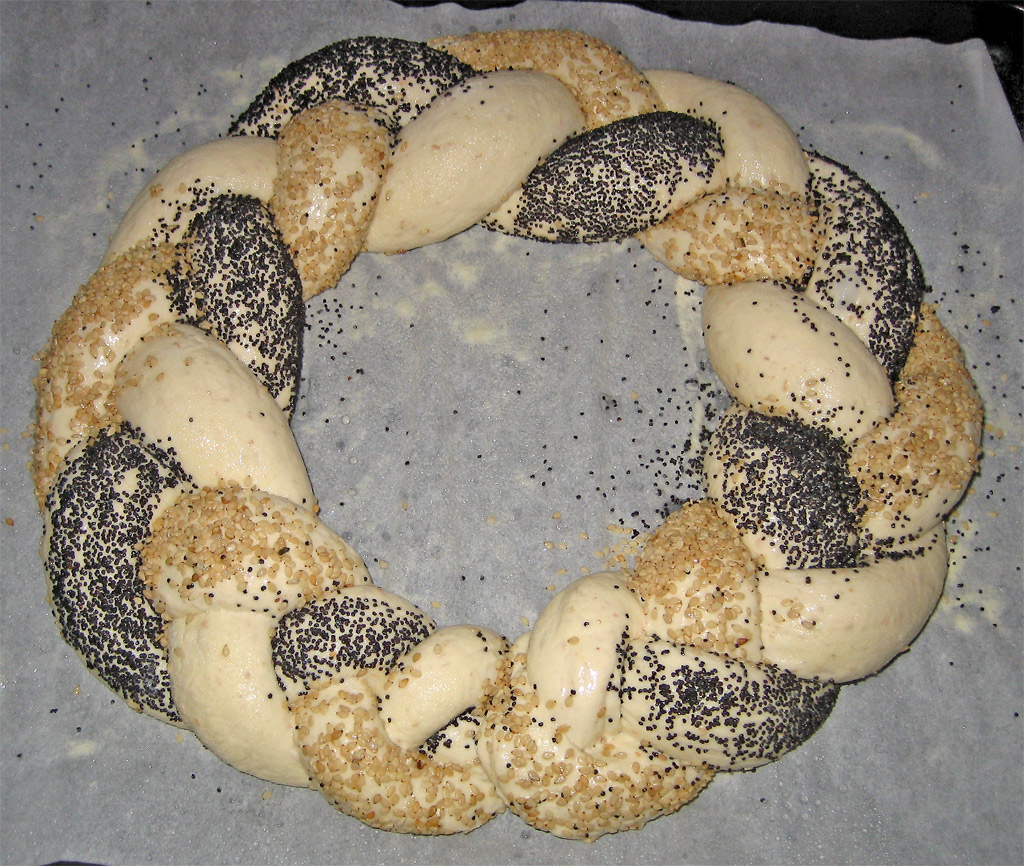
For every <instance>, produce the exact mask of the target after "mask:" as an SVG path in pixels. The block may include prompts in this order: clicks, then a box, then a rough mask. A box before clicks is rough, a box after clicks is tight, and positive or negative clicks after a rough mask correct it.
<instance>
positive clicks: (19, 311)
mask: <svg viewBox="0 0 1024 866" xmlns="http://www.w3.org/2000/svg"><path fill="white" fill-rule="evenodd" d="M0 23H2V36H0V39H2V43H0V45H2V60H0V63H2V81H0V86H2V97H3V98H2V111H0V119H2V154H3V160H2V163H3V164H2V186H0V195H2V244H3V250H2V291H3V299H2V328H3V343H2V354H0V358H2V364H3V367H2V372H3V384H2V387H3V400H2V403H0V407H2V408H0V412H2V422H0V433H2V449H3V450H2V452H0V459H2V476H0V483H2V491H3V506H2V515H0V518H2V521H3V522H2V523H0V543H2V551H3V553H2V563H0V568H2V581H3V591H2V593H0V606H2V613H0V647H2V653H0V665H2V670H0V720H2V744H0V761H2V775H0V779H2V786H3V787H2V801H0V818H2V820H0V839H2V841H0V858H2V860H3V862H4V863H12V864H13V863H49V862H52V861H57V860H62V859H63V860H79V861H88V862H93V863H108V864H122V863H274V864H291V863H296V864H314V863H378V862H379V863H406V864H421V863H547V862H559V863H590V864H598V863H650V864H653V863H695V862H700V863H709V862H730V863H748V862H749V863H754V862H762V863H781V862H789V863H833V862H834V863H854V862H857V863H867V862H877V863H933V862H944V863H1020V862H1022V860H1024V844H1022V831H1021V826H1022V801H1024V793H1022V781H1021V780H1022V775H1024V774H1022V761H1021V753H1022V750H1021V744H1022V742H1024V738H1022V723H1021V718H1020V711H1021V709H1022V676H1021V673H1022V662H1021V659H1022V652H1021V637H1022V623H1021V610H1022V604H1021V562H1022V544H1021V529H1022V518H1021V502H1022V497H1021V492H1022V490H1021V488H1022V482H1021V471H1020V469H1021V450H1020V447H1021V361H1022V357H1021V335H1022V327H1021V325H1022V322H1021V305H1022V301H1021V286H1022V263H1021V257H1022V256H1021V249H1022V229H1021V224H1022V219H1021V193H1022V152H1021V139H1020V137H1019V135H1018V132H1017V130H1016V128H1015V126H1014V124H1013V121H1012V119H1011V116H1010V113H1009V110H1008V108H1007V106H1006V103H1005V100H1004V98H1003V96H1002V93H1001V91H1000V87H999V83H998V81H997V78H996V76H995V74H994V71H993V69H992V66H991V62H990V60H989V58H988V56H987V54H986V51H985V48H984V46H983V45H982V44H981V43H980V42H968V43H963V44H957V45H950V46H939V45H934V44H930V43H927V42H923V41H916V40H905V41H894V42H857V41H853V40H847V39H841V38H836V37H831V36H828V35H823V34H821V33H819V32H817V31H813V30H810V29H806V28H802V27H797V26H772V25H766V24H751V25H746V26H742V27H736V28H730V27H720V26H713V25H706V24H697V23H685V22H677V21H673V20H670V19H669V18H666V17H662V16H659V15H657V14H651V13H645V12H640V11H637V10H635V9H631V8H629V7H619V6H616V5H611V4H584V3H527V4H524V5H522V6H516V7H511V8H506V9H499V10H493V11H468V10H466V9H463V8H461V7H458V6H439V7H434V8H429V9H416V10H414V9H404V8H401V7H397V6H393V5H390V4H385V3H378V2H366V3H354V4H344V3H330V4H323V3H312V2H311V3H240V4H235V3H215V4H214V3H210V4H200V3H155V4H151V5H150V4H146V5H143V4H137V3H114V4H77V3H76V4H66V3H60V4H47V3H28V4H23V3H4V4H2V5H0ZM505 27H517V28H530V27H554V28H559V27H566V28H575V29H583V30H587V31H589V32H590V33H592V34H594V35H595V36H598V37H601V38H603V39H605V40H607V41H609V42H611V43H612V44H613V45H615V46H617V47H619V48H621V49H622V50H624V51H625V52H626V53H627V54H628V55H629V56H630V57H631V58H632V59H633V60H634V61H635V62H636V63H637V64H638V65H640V66H641V67H642V68H652V67H671V68H678V69H683V70H688V71H694V72H698V73H702V74H705V75H710V76H714V77H720V78H725V79H728V80H731V81H734V82H736V83H737V84H740V85H741V86H744V87H746V88H748V89H750V90H752V91H753V92H755V93H757V94H758V95H760V96H761V97H763V98H765V99H766V100H767V101H768V102H770V103H771V104H772V105H773V106H775V108H776V109H777V110H778V111H780V112H781V114H782V115H783V116H784V117H786V118H787V119H788V120H789V122H790V123H791V124H792V125H793V127H794V128H795V130H796V131H797V134H798V136H799V137H800V139H801V141H802V143H803V144H804V146H805V147H806V148H808V149H813V150H817V151H819V152H821V153H824V154H826V155H829V156H831V157H833V158H836V159H838V160H840V161H842V162H845V163H847V164H850V165H851V166H852V167H853V168H855V170H857V171H858V172H859V173H861V174H862V175H863V176H864V177H866V178H868V179H869V180H870V181H871V182H872V183H873V184H874V185H875V186H876V188H878V189H879V190H880V191H881V192H882V193H883V195H884V196H885V197H886V198H887V200H888V201H889V203H890V204H891V205H892V206H893V207H894V208H895V209H896V212H897V214H898V215H899V216H900V218H901V219H902V220H903V222H904V223H905V225H906V226H907V229H908V231H909V233H910V236H911V238H912V240H913V242H914V244H915V245H916V248H917V250H918V252H919V254H920V256H921V259H922V262H923V264H924V267H925V270H926V274H927V277H928V280H929V282H930V284H931V285H932V286H933V290H932V293H931V297H930V300H931V301H932V302H933V303H936V304H938V306H939V308H940V314H941V315H942V317H943V319H944V321H945V322H946V323H947V325H948V326H949V327H950V328H951V330H952V331H953V333H954V334H955V335H956V336H957V337H958V338H959V339H960V341H961V343H962V345H963V347H964V350H965V352H966V354H967V358H968V360H969V363H970V366H971V369H972V371H973V373H974V375H975V377H976V380H977V383H978V387H979V390H980V393H981V394H982V397H983V399H984V400H985V404H986V411H987V435H986V442H985V457H984V462H983V468H982V473H981V475H980V476H979V477H978V478H977V479H976V480H975V482H974V485H973V487H972V490H971V493H970V495H969V496H968V497H967V498H966V500H965V502H964V503H963V504H962V505H961V507H960V508H959V509H958V511H957V513H956V515H955V517H954V519H953V520H952V521H951V523H950V531H951V535H952V538H951V550H952V554H951V562H952V568H951V571H950V575H949V578H948V582H947V586H946V592H945V596H944V598H943V600H942V602H941V604H940V606H939V609H938V610H937V611H936V613H935V615H934V616H933V617H932V620H931V622H930V624H929V625H928V627H927V629H926V630H925V632H924V634H923V635H922V636H921V637H920V638H919V639H918V640H917V641H916V643H914V644H913V646H912V647H911V649H910V651H909V652H908V653H906V654H905V656H903V657H901V658H900V659H898V660H897V662H896V663H895V664H893V665H892V666H890V667H889V668H888V669H887V670H885V671H883V672H882V673H881V674H880V675H878V676H876V677H873V678H871V679H869V680H867V681H865V682H862V683H860V684H857V685H853V686H849V687H847V688H845V689H844V690H843V693H842V695H841V697H840V700H839V703H838V706H837V708H836V710H835V711H834V713H833V714H832V717H831V719H830V720H829V721H828V722H827V724H826V725H825V727H824V728H823V729H822V730H821V731H820V732H819V733H818V734H816V735H815V736H814V737H813V738H812V739H811V740H810V741H809V742H808V743H807V744H805V745H804V746H803V747H802V748H801V749H799V750H798V751H796V752H795V753H793V754H791V755H789V756H787V757H785V758H784V759H783V760H781V761H779V762H778V763H776V764H774V765H772V766H768V767H765V768H763V769H761V770H758V771H756V772H755V773H746V774H739V775H733V776H728V775H720V776H719V777H718V778H717V779H716V781H715V782H714V783H713V784H712V785H711V787H710V788H709V789H708V790H707V791H706V792H705V793H703V794H702V795H701V796H700V797H699V798H698V799H697V801H696V802H695V803H693V804H692V805H690V806H688V807H686V808H685V809H683V810H682V811H681V812H679V813H677V814H675V815H673V816H669V817H666V818H663V819H660V820H658V821H656V822H654V823H653V824H651V825H649V826H648V827H647V828H645V829H644V830H643V831H641V832H639V833H627V834H620V835H618V836H613V837H606V838H604V839H602V840H600V841H599V842H597V843H596V844H594V845H589V846H588V845H585V844H581V843H574V842H566V841H561V840H558V839H556V838H554V837H552V836H550V835H547V834H544V833H541V832H538V831H535V830H532V829H531V828H529V827H528V826H527V825H525V824H524V823H522V822H521V821H520V820H519V819H518V818H515V817H513V816H511V815H503V816H500V817H498V818H497V819H496V820H494V821H492V822H491V823H490V824H488V825H487V826H486V827H484V828H482V829H481V830H478V831H477V832H475V833H473V834H471V835H469V836H466V837H458V838H444V839H424V838H409V837H402V836H398V835H393V834H388V833H383V832H379V831H376V830H372V829H369V828H367V827H364V826H363V825H361V824H359V823H358V822H356V821H354V820H351V819H348V818H346V817H344V816H341V815H339V814H337V813H336V812H334V811H333V810H332V809H331V808H330V807H329V806H327V804H326V803H325V802H324V801H323V800H322V798H321V797H320V796H319V795H318V794H317V793H315V792H312V791H307V790H300V789H290V788H285V787H280V786H275V785H270V784H267V783H265V782H262V781H260V780H258V779H255V778H252V777H248V776H245V775H243V774H241V773H239V772H237V771H235V770H233V769H231V768H230V767H228V766H226V765H224V764H222V763H221V762H220V761H218V760H217V759H216V758H215V757H214V756H213V755H212V754H210V753H209V752H207V751H205V750H204V748H203V747H202V746H201V745H200V744H199V743H198V741H197V740H196V739H195V738H194V737H193V736H192V735H191V734H190V733H187V732H181V731H179V730H177V729H175V728H172V727H168V726H164V725H161V724H160V723H158V722H156V721H154V720H152V719H150V718H148V717H143V716H140V715H136V714H135V713H134V712H132V711H131V710H130V709H128V707H126V706H125V705H124V704H122V703H121V702H120V700H119V699H117V698H115V697H114V696H113V694H112V693H111V692H110V691H109V690H108V689H107V688H106V687H105V686H104V685H103V684H102V683H100V682H99V681H98V680H97V679H95V678H94V677H93V675H92V674H90V673H89V672H88V671H87V670H86V669H85V668H84V666H83V665H82V663H81V662H80V661H79V660H78V658H77V657H75V656H74V654H73V653H72V652H71V651H70V650H69V649H68V648H67V647H66V646H65V645H64V644H63V643H62V641H61V640H60V637H59V635H58V633H57V629H56V627H55V625H54V622H53V619H52V616H51V613H50V610H49V608H48V606H47V602H46V598H45V579H44V575H43V570H42V567H41V563H40V560H39V557H38V553H37V551H38V544H39V537H40V531H41V521H40V518H39V515H38V513H37V511H36V507H35V503H34V499H33V496H32V493H31V490H30V484H29V479H28V474H27V471H26V462H27V453H28V444H29V442H28V439H26V438H24V431H26V429H27V427H28V425H29V423H30V419H31V411H32V402H33V393H34V392H33V389H32V377H33V376H34V374H35V372H36V365H35V362H34V360H33V354H34V353H35V352H37V351H38V350H40V349H41V348H42V346H43V345H44V343H45V341H46V339H47V336H48V334H49V330H50V327H51V324H52V322H53V320H54V319H55V318H56V317H57V316H58V315H59V314H60V313H61V312H62V311H63V310H64V309H65V308H66V307H67V306H68V304H69V302H70V299H71V296H72V294H73V292H74V290H75V288H76V287H77V286H78V285H79V284H81V283H82V282H84V281H85V280H86V279H87V278H88V276H89V275H90V273H91V272H92V271H93V270H94V269H95V268H96V266H97V265H98V262H99V259H100V257H101V255H102V252H103V249H104V245H105V240H106V238H107V237H108V236H109V234H110V233H111V232H112V231H113V229H114V227H115V226H116V223H117V221H118V220H119V219H120V216H121V215H122V214H123V213H124V211H125V210H126V208H127V207H128V205H129V203H130V202H131V199H132V198H133V197H134V195H135V193H136V192H137V190H138V189H139V188H140V187H141V186H142V184H143V183H144V182H145V180H146V179H147V178H148V177H149V176H150V175H151V173H152V172H153V171H155V170H156V169H158V168H159V167H160V166H161V165H162V164H163V163H165V162H166V161H167V160H168V159H170V158H171V157H172V156H174V155H175V154H177V153H178V152H180V151H181V150H183V149H184V148H186V147H188V146H192V145H195V144H199V143H201V142H203V141H206V140H208V139H211V138H214V137H216V136H218V135H222V134H223V133H224V132H225V130H226V129H227V126H228V124H229V122H230V120H231V119H232V118H233V117H235V116H236V115H237V114H238V113H239V112H240V111H241V110H242V109H243V108H244V107H245V106H246V105H247V104H248V102H249V101H250V100H251V99H252V98H253V97H254V96H255V94H256V93H258V92H259V90H260V89H262V87H263V86H264V85H265V83H266V82H267V81H268V80H269V78H270V77H271V75H272V74H274V73H275V72H277V71H278V70H279V69H280V68H281V67H282V66H283V65H284V64H285V63H287V62H289V61H291V60H293V59H296V58H299V57H301V56H303V55H304V54H306V53H308V52H309V51H312V50H314V49H316V48H319V47H321V46H322V45H325V44H327V43H329V42H332V41H334V40H337V39H340V38H343V37H348V36H355V35H364V34H377V35H390V36H398V37H404V38H410V39H427V38H430V37H433V36H436V35H440V34H444V33H462V32H468V31H471V30H477V29H494V28H505ZM699 303H700V290H699V287H695V286H693V285H690V284H687V283H685V282H683V281H681V280H679V279H677V278H676V277H675V275H673V274H672V273H670V272H668V271H667V270H665V269H663V268H661V267H659V266H657V265H656V264H655V262H654V260H653V259H652V258H651V257H650V256H649V255H648V254H647V253H646V252H645V251H644V250H643V249H642V248H641V247H640V245H639V244H637V243H636V242H627V243H620V244H604V245H598V246H593V247H587V248H567V247H554V246H546V245H541V244H535V243H530V242H526V241H518V240H511V239H508V238H504V237H500V236H497V235H494V234H491V233H488V232H486V231H483V230H480V229H475V230H471V231H469V232H467V233H465V234H463V235H461V236H459V237H457V238H454V239H452V240H451V241H448V242H446V243H444V244H443V245H440V246H436V247H432V248H428V249H425V250H421V251H417V252H413V253H409V254H406V255H403V256H395V257H383V256H370V255H365V256H363V257H361V258H360V259H359V260H358V261H357V262H356V264H355V266H354V267H353V269H352V270H351V272H350V273H349V274H347V275H346V276H345V277H344V278H343V279H342V281H341V283H340V285H339V287H338V288H337V289H336V290H335V291H333V292H330V293H328V294H327V295H325V296H322V297H321V298H319V299H316V300H314V301H313V302H311V304H310V305H309V309H308V319H309V331H308V339H307V343H306V368H305V370H306V380H305V384H304V386H303V392H302V399H301V402H300V404H299V409H298V412H297V414H296V420H295V423H294V430H295V433H296V436H297V438H298V441H299V444H300V447H301V448H302V450H303V453H304V455H305V456H306V459H307V463H308V466H309V470H310V473H311V477H312V480H313V484H314V487H315V489H316V490H317V492H318V495H319V497H320V502H321V505H322V508H323V517H324V519H325V521H326V522H327V523H328V524H329V525H330V526H332V527H333V528H335V529H336V530H338V531H339V532H341V533H342V534H343V535H344V536H345V537H346V538H347V539H348V540H349V541H350V542H351V543H352V544H353V545H354V546H355V547H356V549H357V550H359V551H360V553H361V554H362V555H363V557H364V558H365V559H366V560H367V562H368V564H369V565H370V567H371V570H372V572H373V575H374V579H375V581H376V582H378V583H379V584H381V585H383V586H385V587H387V588H389V589H392V590H394V591H396V592H398V593H400V594H402V595H405V596H406V597H407V598H409V599H410V600H412V601H414V602H416V603H417V604H420V605H422V606H424V607H425V608H426V609H427V610H428V611H429V612H430V613H431V614H432V615H433V616H434V617H435V619H436V620H437V621H438V622H439V623H440V624H455V623H459V622H473V623H478V624H481V625H486V626H489V627H491V628H494V629H497V630H499V631H501V632H502V633H504V634H507V635H508V636H509V637H515V636H517V635H518V634H520V633H522V632H523V631H525V630H526V629H527V628H528V627H529V626H530V624H532V623H533V622H534V620H535V619H536V617H537V615H538V614H539V613H540V611H541V610H542V609H543V607H544V605H545V604H546V603H547V601H548V600H549V599H550V598H551V596H552V595H553V594H554V590H555V589H560V588H561V587H563V586H565V585H566V584H568V583H569V582H570V581H571V580H573V579H575V578H576V577H578V576H580V575H581V574H583V573H585V571H586V570H588V569H589V570H592V571H597V570H600V569H601V568H602V567H603V563H604V560H605V557H606V554H607V550H608V549H609V548H611V547H613V546H614V545H616V544H619V543H621V542H622V541H623V540H625V539H628V538H629V537H630V533H631V531H632V530H639V531H644V530H645V529H649V528H653V527H654V526H656V525H657V524H658V522H659V521H660V519H661V518H660V515H661V514H663V513H664V512H665V510H666V509H667V508H670V507H672V503H673V501H674V500H677V499H686V498H689V497H692V496H695V495H697V494H698V490H697V488H696V487H695V486H694V482H693V481H692V480H691V479H692V475H691V474H690V473H691V468H692V467H691V463H690V461H692V459H693V458H694V457H695V456H696V455H697V453H698V446H699V434H700V430H701V429H702V427H703V426H704V425H705V424H706V423H708V422H707V418H706V417H705V416H706V415H708V414H712V413H711V412H709V411H706V410H705V409H704V408H703V407H704V406H710V407H711V409H712V410H713V409H714V407H716V406H720V405H721V394H720V392H719V390H718V386H717V383H716V382H715V379H714V376H713V374H712V373H711V372H710V371H709V370H708V369H707V367H706V363H705V356H704V354H703V349H702V343H701V340H700V333H699V324H698V321H699ZM608 527H614V529H615V531H610V530H609V528H608Z"/></svg>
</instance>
